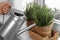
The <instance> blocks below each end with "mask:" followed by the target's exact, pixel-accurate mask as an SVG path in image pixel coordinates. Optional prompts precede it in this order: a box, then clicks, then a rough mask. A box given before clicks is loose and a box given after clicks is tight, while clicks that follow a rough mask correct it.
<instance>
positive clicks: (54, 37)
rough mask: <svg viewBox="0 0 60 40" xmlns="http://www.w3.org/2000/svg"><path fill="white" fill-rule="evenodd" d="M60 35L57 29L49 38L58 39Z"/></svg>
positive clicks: (50, 39) (51, 39)
mask: <svg viewBox="0 0 60 40" xmlns="http://www.w3.org/2000/svg"><path fill="white" fill-rule="evenodd" d="M58 37H59V32H57V31H52V33H51V37H50V38H48V40H58Z"/></svg>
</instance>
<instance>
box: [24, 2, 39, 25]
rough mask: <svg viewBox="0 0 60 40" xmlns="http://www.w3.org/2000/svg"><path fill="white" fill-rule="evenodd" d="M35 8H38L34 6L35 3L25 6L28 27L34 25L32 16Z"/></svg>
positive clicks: (36, 5)
mask: <svg viewBox="0 0 60 40" xmlns="http://www.w3.org/2000/svg"><path fill="white" fill-rule="evenodd" d="M37 8H38V4H36V3H35V2H34V3H30V4H28V5H27V7H26V11H25V15H26V17H27V25H28V26H29V25H31V24H33V23H34V18H33V16H32V15H33V13H34V12H35V11H36V10H37Z"/></svg>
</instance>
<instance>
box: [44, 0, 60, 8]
mask: <svg viewBox="0 0 60 40" xmlns="http://www.w3.org/2000/svg"><path fill="white" fill-rule="evenodd" d="M45 4H46V5H47V6H48V7H50V8H56V9H60V0H45Z"/></svg>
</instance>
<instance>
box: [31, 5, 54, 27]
mask: <svg viewBox="0 0 60 40" xmlns="http://www.w3.org/2000/svg"><path fill="white" fill-rule="evenodd" d="M32 16H33V18H34V20H35V22H36V24H37V26H40V27H44V26H49V25H50V24H51V23H52V21H53V18H54V13H53V12H52V10H51V9H49V8H48V7H47V6H44V7H41V6H39V7H38V10H36V11H35V12H34V13H33V15H32Z"/></svg>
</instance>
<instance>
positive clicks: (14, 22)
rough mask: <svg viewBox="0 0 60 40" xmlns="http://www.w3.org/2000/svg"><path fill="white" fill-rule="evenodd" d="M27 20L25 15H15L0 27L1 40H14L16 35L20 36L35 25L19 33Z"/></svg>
mask: <svg viewBox="0 0 60 40" xmlns="http://www.w3.org/2000/svg"><path fill="white" fill-rule="evenodd" d="M21 16H22V17H21ZM25 20H26V17H25V16H23V14H18V13H13V14H12V15H11V16H10V17H9V19H8V20H7V21H6V22H5V24H2V25H1V27H0V40H13V38H14V36H15V35H17V36H18V35H20V34H22V33H23V32H25V31H26V30H28V29H30V28H32V27H33V26H34V25H35V24H33V25H31V26H29V27H27V28H25V29H22V30H20V31H19V28H20V27H21V26H22V25H23V23H24V21H25Z"/></svg>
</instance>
